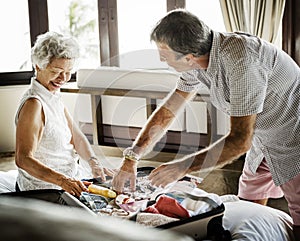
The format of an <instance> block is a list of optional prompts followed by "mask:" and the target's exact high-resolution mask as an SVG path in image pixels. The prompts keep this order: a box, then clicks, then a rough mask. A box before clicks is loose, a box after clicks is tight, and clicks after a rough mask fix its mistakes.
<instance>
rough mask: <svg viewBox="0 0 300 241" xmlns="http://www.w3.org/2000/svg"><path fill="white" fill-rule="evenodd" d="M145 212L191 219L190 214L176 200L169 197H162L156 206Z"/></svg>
mask: <svg viewBox="0 0 300 241" xmlns="http://www.w3.org/2000/svg"><path fill="white" fill-rule="evenodd" d="M144 212H147V213H157V214H158V213H160V214H163V215H166V216H168V217H172V218H189V217H190V214H189V212H188V211H187V210H186V209H185V208H184V207H182V206H181V204H180V203H179V202H177V200H176V199H174V198H172V197H169V196H165V195H164V196H160V197H159V199H158V200H157V202H156V203H155V204H153V205H152V206H149V207H148V208H146V209H145V211H144Z"/></svg>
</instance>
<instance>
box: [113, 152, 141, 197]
mask: <svg viewBox="0 0 300 241" xmlns="http://www.w3.org/2000/svg"><path fill="white" fill-rule="evenodd" d="M136 174H137V161H134V160H130V159H126V158H125V159H124V160H123V162H122V166H121V167H120V169H119V170H118V171H117V173H116V174H115V175H114V177H113V180H112V187H113V189H114V190H115V191H117V192H120V193H121V192H123V191H124V186H125V184H126V182H127V181H129V184H130V186H129V187H130V190H131V191H134V190H135V185H136Z"/></svg>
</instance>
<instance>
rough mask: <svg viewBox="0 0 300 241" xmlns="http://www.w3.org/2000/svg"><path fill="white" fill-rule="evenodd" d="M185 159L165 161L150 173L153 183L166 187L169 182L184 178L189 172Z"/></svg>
mask: <svg viewBox="0 0 300 241" xmlns="http://www.w3.org/2000/svg"><path fill="white" fill-rule="evenodd" d="M186 164H187V163H186V161H185V160H180V161H174V162H169V163H164V164H162V165H160V166H158V167H157V168H155V169H154V170H153V171H152V172H151V173H150V174H149V179H150V181H151V184H152V185H154V186H157V187H165V186H166V185H168V184H169V183H172V182H175V181H177V180H179V179H181V178H183V177H184V176H185V175H186V174H187V173H188V167H187V165H186Z"/></svg>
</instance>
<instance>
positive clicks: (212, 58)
mask: <svg viewBox="0 0 300 241" xmlns="http://www.w3.org/2000/svg"><path fill="white" fill-rule="evenodd" d="M212 33H213V40H212V46H211V50H210V53H209V63H208V67H207V70H206V71H207V73H208V74H209V75H212V76H213V75H215V73H217V68H218V66H219V47H220V33H218V32H215V31H212Z"/></svg>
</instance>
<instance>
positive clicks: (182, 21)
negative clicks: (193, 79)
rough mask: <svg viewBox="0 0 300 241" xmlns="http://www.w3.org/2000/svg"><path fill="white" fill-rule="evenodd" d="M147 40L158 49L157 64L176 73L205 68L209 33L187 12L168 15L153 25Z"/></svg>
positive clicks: (209, 43)
mask: <svg viewBox="0 0 300 241" xmlns="http://www.w3.org/2000/svg"><path fill="white" fill-rule="evenodd" d="M150 38H151V41H154V42H155V43H156V45H157V47H158V50H159V53H160V59H161V61H165V62H167V64H168V65H169V66H171V67H173V68H174V69H176V70H177V71H179V72H181V71H187V70H190V69H194V68H206V67H207V64H208V58H209V52H210V49H211V45H212V31H211V29H210V28H209V27H208V26H207V25H206V24H204V23H203V22H202V21H201V20H199V19H198V18H197V17H196V16H195V15H193V14H191V13H189V12H188V11H185V10H180V9H179V10H174V11H171V12H169V13H168V14H167V15H166V16H165V17H163V18H162V19H161V20H160V21H159V22H158V23H157V24H156V26H155V27H154V29H153V30H152V32H151V36H150Z"/></svg>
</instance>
